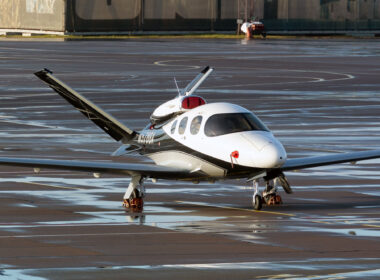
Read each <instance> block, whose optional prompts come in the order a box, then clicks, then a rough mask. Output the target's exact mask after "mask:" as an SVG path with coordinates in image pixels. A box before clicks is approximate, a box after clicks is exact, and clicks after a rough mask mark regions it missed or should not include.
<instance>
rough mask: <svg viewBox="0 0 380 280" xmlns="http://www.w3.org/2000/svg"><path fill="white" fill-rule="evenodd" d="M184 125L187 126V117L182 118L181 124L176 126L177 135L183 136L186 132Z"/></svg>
mask: <svg viewBox="0 0 380 280" xmlns="http://www.w3.org/2000/svg"><path fill="white" fill-rule="evenodd" d="M186 125H187V117H184V118H183V119H182V120H181V122H180V123H179V126H178V133H179V134H184V133H185V130H186Z"/></svg>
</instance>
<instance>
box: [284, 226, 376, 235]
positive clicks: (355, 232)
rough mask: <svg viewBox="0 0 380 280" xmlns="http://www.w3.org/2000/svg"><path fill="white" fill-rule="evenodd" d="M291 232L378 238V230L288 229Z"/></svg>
mask: <svg viewBox="0 0 380 280" xmlns="http://www.w3.org/2000/svg"><path fill="white" fill-rule="evenodd" d="M288 228H289V229H291V230H293V231H307V232H325V233H335V234H339V235H347V236H358V237H380V231H379V230H378V229H363V228H344V229H341V228H321V227H297V226H295V227H288Z"/></svg>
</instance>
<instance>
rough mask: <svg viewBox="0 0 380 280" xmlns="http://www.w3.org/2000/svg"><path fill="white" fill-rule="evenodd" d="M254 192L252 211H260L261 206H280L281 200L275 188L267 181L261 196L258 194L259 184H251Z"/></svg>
mask: <svg viewBox="0 0 380 280" xmlns="http://www.w3.org/2000/svg"><path fill="white" fill-rule="evenodd" d="M253 185H254V188H255V192H254V194H253V199H252V204H253V209H255V210H261V208H262V207H263V205H268V206H270V205H279V204H282V198H281V196H280V195H279V194H278V193H277V188H276V187H275V186H274V185H272V184H270V182H269V181H267V182H266V188H265V190H264V191H263V193H262V195H261V194H260V193H259V184H258V183H257V181H256V180H255V181H254V182H253Z"/></svg>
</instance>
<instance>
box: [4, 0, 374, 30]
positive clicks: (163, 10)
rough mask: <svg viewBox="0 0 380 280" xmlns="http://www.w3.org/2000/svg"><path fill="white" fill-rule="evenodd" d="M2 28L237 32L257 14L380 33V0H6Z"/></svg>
mask: <svg viewBox="0 0 380 280" xmlns="http://www.w3.org/2000/svg"><path fill="white" fill-rule="evenodd" d="M0 4H1V5H0V32H1V33H3V34H4V33H11V32H21V33H26V34H28V33H53V34H102V33H107V34H111V33H112V34H129V33H147V32H159V31H162V32H225V31H230V32H234V31H236V30H237V20H238V19H241V20H246V19H249V18H251V17H252V16H254V17H256V18H259V19H260V20H261V21H263V22H264V24H265V26H266V28H267V30H268V33H273V34H275V33H277V34H281V33H282V34H284V33H285V34H286V33H288V34H292V33H304V34H308V33H322V34H323V33H330V34H342V33H343V34H344V33H351V32H368V33H372V34H378V33H380V0H0Z"/></svg>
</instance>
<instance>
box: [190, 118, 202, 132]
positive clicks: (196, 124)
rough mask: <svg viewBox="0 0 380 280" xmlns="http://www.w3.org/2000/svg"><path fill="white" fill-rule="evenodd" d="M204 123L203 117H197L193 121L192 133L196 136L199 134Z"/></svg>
mask: <svg viewBox="0 0 380 280" xmlns="http://www.w3.org/2000/svg"><path fill="white" fill-rule="evenodd" d="M201 123H202V116H197V117H195V118H194V119H193V120H192V121H191V125H190V133H191V134H193V135H195V134H197V133H198V132H199V129H200V128H201Z"/></svg>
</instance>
